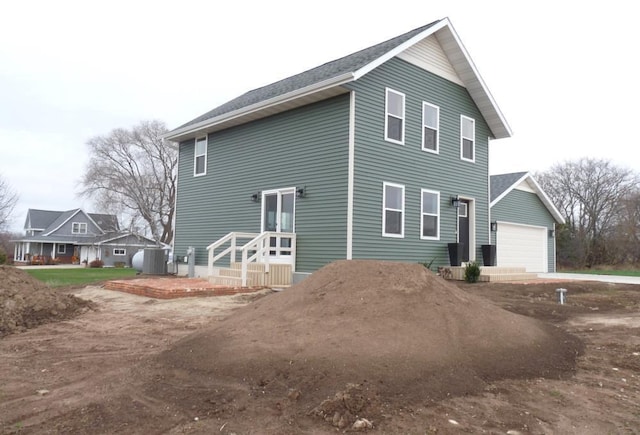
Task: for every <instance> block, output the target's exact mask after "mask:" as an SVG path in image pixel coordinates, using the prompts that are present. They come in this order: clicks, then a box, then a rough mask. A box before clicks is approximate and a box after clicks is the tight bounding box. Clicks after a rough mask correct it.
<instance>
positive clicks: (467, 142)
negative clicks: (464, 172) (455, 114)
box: [460, 115, 476, 162]
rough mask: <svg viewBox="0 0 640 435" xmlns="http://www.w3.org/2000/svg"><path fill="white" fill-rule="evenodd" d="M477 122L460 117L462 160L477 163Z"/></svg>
mask: <svg viewBox="0 0 640 435" xmlns="http://www.w3.org/2000/svg"><path fill="white" fill-rule="evenodd" d="M475 148H476V121H475V120H474V119H473V118H468V117H466V116H464V115H461V116H460V158H461V159H462V160H468V161H470V162H473V161H475V154H476V152H475V151H476V150H475Z"/></svg>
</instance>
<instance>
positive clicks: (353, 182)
mask: <svg viewBox="0 0 640 435" xmlns="http://www.w3.org/2000/svg"><path fill="white" fill-rule="evenodd" d="M509 136H511V130H510V127H509V125H508V124H507V122H506V121H505V119H504V117H503V115H502V113H501V112H500V110H499V108H498V106H497V104H496V102H495V101H494V99H493V97H492V96H491V94H490V92H489V90H488V89H487V87H486V85H485V83H484V81H483V80H482V78H481V77H480V75H479V73H478V71H477V69H476V67H475V66H474V64H473V62H472V61H471V58H470V57H469V54H468V53H467V51H466V49H465V48H464V46H463V45H462V43H461V41H460V39H459V37H458V35H457V34H456V32H455V31H454V29H453V27H452V25H451V23H450V22H449V20H448V19H442V20H438V21H435V22H433V23H431V24H428V25H426V26H423V27H420V28H418V29H415V30H412V31H410V32H408V33H405V34H403V35H401V36H398V37H396V38H393V39H390V40H388V41H385V42H382V43H380V44H377V45H375V46H372V47H369V48H366V49H364V50H361V51H359V52H356V53H353V54H351V55H348V56H345V57H343V58H340V59H337V60H334V61H332V62H328V63H325V64H323V65H321V66H319V67H317V68H314V69H311V70H308V71H305V72H303V73H301V74H298V75H295V76H292V77H289V78H286V79H284V80H281V81H278V82H275V83H272V84H270V85H267V86H264V87H262V88H258V89H255V90H252V91H250V92H247V93H245V94H243V95H241V96H239V97H238V98H236V99H234V100H231V101H229V102H227V103H225V104H223V105H221V106H219V107H217V108H215V109H213V110H211V111H210V112H207V113H205V114H204V115H202V116H199V117H197V118H195V119H193V120H192V121H190V122H188V123H186V124H184V125H182V126H180V127H178V128H176V129H175V130H173V131H171V132H170V133H168V134H167V136H166V137H167V138H168V139H170V140H171V141H174V142H177V143H178V144H179V145H178V149H179V165H178V192H177V202H176V225H175V239H174V252H175V253H176V254H177V255H178V256H179V258H180V259H182V258H183V256H185V255H186V253H187V251H188V249H189V248H190V247H192V248H194V249H193V250H194V252H195V257H194V259H195V271H196V274H197V275H201V276H205V275H207V274H211V273H212V272H213V273H214V274H215V273H216V272H218V270H217V268H218V266H220V265H221V266H226V265H228V263H229V258H228V256H227V257H226V258H217V256H218V253H221V254H222V253H223V252H224V251H223V249H224V248H225V247H226V246H229V249H228V251H227V253H231V252H233V253H235V252H236V251H241V252H243V253H244V254H245V255H246V256H247V258H248V260H247V261H246V262H245V263H247V262H249V261H250V259H251V256H252V255H253V258H254V260H256V261H257V262H263V261H266V260H268V261H269V262H270V263H279V264H285V265H288V266H289V268H290V271H289V274H291V272H293V273H294V278H296V277H297V276H298V275H304V274H306V273H310V272H313V271H315V270H317V269H318V268H320V267H322V266H323V265H325V264H327V263H329V262H331V261H334V260H338V259H384V260H398V261H410V262H415V261H431V260H435V261H434V264H435V265H448V264H449V260H448V254H447V244H448V243H450V242H457V241H459V242H462V243H464V246H465V248H464V250H465V253H464V259H465V260H474V259H476V258H478V259H480V258H481V257H480V255H481V254H480V247H481V245H483V244H487V243H489V241H490V240H491V235H490V226H489V171H488V162H489V140H490V139H499V138H506V137H509ZM454 199H456V201H454ZM454 204H459V207H456V206H455V205H454ZM458 214H460V217H458ZM243 237H244V241H241V240H240V239H242V238H243ZM248 240H249V242H247V241H248ZM210 244H213V246H211V248H213V249H214V251H209V254H210V257H208V249H207V248H208V247H209V246H210ZM238 261H239V260H238ZM231 262H233V258H232V259H231ZM236 265H237V264H236ZM207 266H209V270H207ZM243 269H244V270H245V271H244V272H243V275H244V276H246V275H247V273H249V272H247V270H250V268H249V267H248V266H245V267H243ZM185 271H186V267H185V265H184V264H183V265H181V267H180V273H183V272H185ZM243 283H246V280H244V281H243Z"/></svg>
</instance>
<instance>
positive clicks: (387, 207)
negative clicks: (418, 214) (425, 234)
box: [382, 183, 404, 237]
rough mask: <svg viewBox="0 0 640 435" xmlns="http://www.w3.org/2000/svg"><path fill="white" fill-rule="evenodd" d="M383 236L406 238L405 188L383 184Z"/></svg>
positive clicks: (398, 185)
mask: <svg viewBox="0 0 640 435" xmlns="http://www.w3.org/2000/svg"><path fill="white" fill-rule="evenodd" d="M382 204H383V206H382V235H383V236H385V237H404V186H402V185H400V184H391V183H383V194H382Z"/></svg>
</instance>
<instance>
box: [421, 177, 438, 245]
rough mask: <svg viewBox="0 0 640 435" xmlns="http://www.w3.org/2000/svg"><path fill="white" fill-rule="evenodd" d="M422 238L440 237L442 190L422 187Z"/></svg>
mask: <svg viewBox="0 0 640 435" xmlns="http://www.w3.org/2000/svg"><path fill="white" fill-rule="evenodd" d="M421 193H422V204H421V207H422V210H421V220H420V238H422V239H428V240H438V239H440V192H434V191H432V190H427V189H422V190H421Z"/></svg>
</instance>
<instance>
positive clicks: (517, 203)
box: [491, 189, 556, 272]
mask: <svg viewBox="0 0 640 435" xmlns="http://www.w3.org/2000/svg"><path fill="white" fill-rule="evenodd" d="M491 220H492V221H504V222H513V223H515V224H523V225H535V226H541V227H547V230H552V229H553V228H554V223H555V220H554V219H553V216H552V215H551V213H549V210H547V207H545V205H544V204H543V203H542V201H541V200H540V198H539V197H538V195H537V194H535V193H532V192H525V191H523V190H518V189H513V190H512V191H511V192H509V193H508V194H507V195H506V196H505V197H504V198H502V199H501V200H500V201H498V202H497V203H496V204H495V205H494V206H493V207H491ZM498 231H500V225H498ZM491 237H492V243H494V244H495V243H496V235H495V233H494V234H492V236H491ZM547 249H548V255H547V258H548V263H549V272H555V270H556V264H555V258H556V256H555V239H553V238H550V239H549V240H548V243H547Z"/></svg>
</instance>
